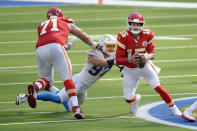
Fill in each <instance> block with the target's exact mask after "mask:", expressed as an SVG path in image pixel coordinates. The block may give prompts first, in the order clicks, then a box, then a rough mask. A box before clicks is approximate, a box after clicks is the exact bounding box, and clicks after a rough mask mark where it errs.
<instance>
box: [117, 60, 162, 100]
mask: <svg viewBox="0 0 197 131" xmlns="http://www.w3.org/2000/svg"><path fill="white" fill-rule="evenodd" d="M155 69H158V67H156V66H155V65H153V64H152V62H150V61H148V62H147V63H146V65H145V66H144V68H127V67H125V68H124V69H123V70H122V72H121V73H122V74H123V75H124V80H123V93H124V97H125V99H127V100H132V99H133V97H134V96H135V92H136V89H137V86H138V82H139V79H140V77H143V78H144V79H145V80H146V81H147V82H148V83H149V84H150V86H151V87H152V88H155V87H157V86H159V85H160V81H159V77H158V75H157V74H158V71H156V70H155Z"/></svg>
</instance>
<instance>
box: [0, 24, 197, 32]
mask: <svg viewBox="0 0 197 131" xmlns="http://www.w3.org/2000/svg"><path fill="white" fill-rule="evenodd" d="M188 26H192V27H194V26H197V24H196V23H190V24H168V25H146V26H145V28H176V27H188ZM126 28H127V26H126V24H125V26H118V27H87V28H82V29H83V30H86V31H88V30H90V31H91V30H119V29H121V30H123V29H126ZM32 32H34V33H36V32H37V30H11V31H0V34H10V33H32Z"/></svg>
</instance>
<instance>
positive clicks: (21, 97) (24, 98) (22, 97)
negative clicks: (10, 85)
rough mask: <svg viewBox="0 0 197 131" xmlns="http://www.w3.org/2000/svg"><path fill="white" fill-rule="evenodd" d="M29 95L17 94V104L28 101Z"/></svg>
mask: <svg viewBox="0 0 197 131" xmlns="http://www.w3.org/2000/svg"><path fill="white" fill-rule="evenodd" d="M27 97H28V95H27V94H19V95H18V96H16V105H20V104H21V103H24V102H27Z"/></svg>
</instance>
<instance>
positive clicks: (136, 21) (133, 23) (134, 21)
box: [127, 12, 145, 34]
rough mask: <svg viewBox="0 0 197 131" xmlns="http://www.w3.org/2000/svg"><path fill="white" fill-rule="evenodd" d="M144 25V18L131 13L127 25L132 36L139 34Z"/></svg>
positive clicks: (138, 14) (136, 13)
mask: <svg viewBox="0 0 197 131" xmlns="http://www.w3.org/2000/svg"><path fill="white" fill-rule="evenodd" d="M144 23H145V21H144V18H143V16H142V15H141V14H140V13H138V12H134V13H131V14H130V15H129V16H128V19H127V24H128V28H129V30H130V32H131V33H132V34H139V33H140V32H141V31H142V29H143V27H144Z"/></svg>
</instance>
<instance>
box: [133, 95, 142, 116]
mask: <svg viewBox="0 0 197 131" xmlns="http://www.w3.org/2000/svg"><path fill="white" fill-rule="evenodd" d="M140 99H141V95H140V94H136V100H135V101H134V102H132V103H131V113H133V114H135V113H136V112H137V108H138V105H139V103H140Z"/></svg>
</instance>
